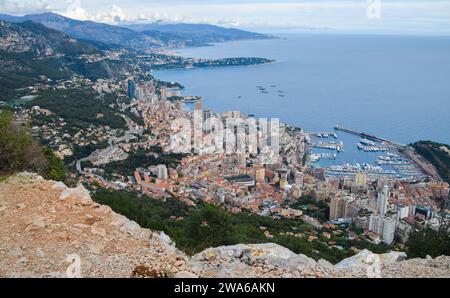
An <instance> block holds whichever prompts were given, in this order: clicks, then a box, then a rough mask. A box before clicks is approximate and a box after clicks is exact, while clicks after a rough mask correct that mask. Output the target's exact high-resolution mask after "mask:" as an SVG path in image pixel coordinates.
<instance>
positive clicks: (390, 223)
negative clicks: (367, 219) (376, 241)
mask: <svg viewBox="0 0 450 298" xmlns="http://www.w3.org/2000/svg"><path fill="white" fill-rule="evenodd" d="M394 235H395V219H393V218H389V217H385V218H384V219H383V233H382V238H381V241H383V242H384V243H386V244H391V243H392V242H394Z"/></svg>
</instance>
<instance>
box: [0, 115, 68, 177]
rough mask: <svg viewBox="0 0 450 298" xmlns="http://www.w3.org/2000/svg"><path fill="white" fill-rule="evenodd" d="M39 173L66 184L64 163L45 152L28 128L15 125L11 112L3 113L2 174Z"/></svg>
mask: <svg viewBox="0 0 450 298" xmlns="http://www.w3.org/2000/svg"><path fill="white" fill-rule="evenodd" d="M25 170H27V171H32V172H36V173H39V174H40V175H42V176H44V177H45V178H47V179H52V180H58V181H63V180H64V179H65V177H66V175H65V169H64V163H63V161H62V160H61V159H59V158H58V157H57V156H55V155H54V153H53V152H52V151H51V150H49V149H42V147H41V146H39V145H38V144H37V143H35V142H34V141H33V138H32V137H31V136H30V134H29V133H28V131H27V129H26V128H24V127H21V126H19V125H17V124H16V123H14V121H13V114H12V112H11V111H1V112H0V175H2V174H3V175H5V174H6V175H8V174H13V173H15V172H19V171H25Z"/></svg>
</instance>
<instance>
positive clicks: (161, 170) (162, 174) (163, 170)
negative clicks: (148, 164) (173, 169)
mask: <svg viewBox="0 0 450 298" xmlns="http://www.w3.org/2000/svg"><path fill="white" fill-rule="evenodd" d="M168 178H169V174H168V171H167V166H166V165H158V179H161V180H167V179H168Z"/></svg>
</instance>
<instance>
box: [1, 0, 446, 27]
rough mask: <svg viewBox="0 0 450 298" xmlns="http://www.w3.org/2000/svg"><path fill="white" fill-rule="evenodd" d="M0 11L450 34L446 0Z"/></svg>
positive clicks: (20, 6)
mask: <svg viewBox="0 0 450 298" xmlns="http://www.w3.org/2000/svg"><path fill="white" fill-rule="evenodd" d="M0 11H1V12H2V13H11V14H25V13H33V12H42V11H54V12H57V13H61V14H63V15H66V16H68V17H72V18H76V19H83V20H87V19H89V20H94V21H98V22H106V23H121V22H136V21H142V22H144V21H145V22H148V21H156V20H163V21H169V22H194V23H198V22H204V23H215V24H220V25H224V26H232V27H242V28H251V29H254V30H258V29H259V30H264V31H267V30H272V31H298V30H301V29H327V30H338V31H355V32H389V33H402V32H404V33H441V34H442V33H445V34H450V0H316V1H314V0H303V1H294V0H291V1H289V0H282V1H275V0H242V1H238V0H216V1H212V0H208V1H207V0H191V1H189V0H183V1H182V0H143V1H142V0H140V1H138V0H115V1H114V0H90V1H88V0H59V1H58V0H0Z"/></svg>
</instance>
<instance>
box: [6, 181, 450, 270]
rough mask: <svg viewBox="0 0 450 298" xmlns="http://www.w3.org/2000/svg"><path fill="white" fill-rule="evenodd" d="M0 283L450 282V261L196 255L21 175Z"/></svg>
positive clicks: (237, 252) (248, 252) (260, 251)
mask: <svg viewBox="0 0 450 298" xmlns="http://www.w3.org/2000/svg"><path fill="white" fill-rule="evenodd" d="M0 222H1V223H0V277H450V257H448V256H441V257H438V258H435V259H431V258H427V259H412V260H405V258H406V255H405V254H404V253H401V252H391V253H389V254H384V255H375V254H373V253H371V252H370V251H367V250H364V251H361V252H360V253H358V254H357V255H355V256H353V257H351V258H348V259H345V260H343V261H341V262H340V263H338V264H336V265H332V264H330V263H329V262H327V261H324V260H319V261H318V262H316V261H315V260H313V259H311V258H309V257H307V256H304V255H301V254H299V255H297V254H295V253H293V252H292V251H290V250H288V249H287V248H284V247H282V246H279V245H277V244H273V243H268V244H255V245H244V244H238V245H233V246H222V247H217V248H210V249H207V250H205V251H203V252H201V253H199V254H197V255H195V256H193V257H188V256H186V255H185V254H184V253H182V252H180V251H179V250H177V249H176V248H175V246H174V244H173V243H172V242H171V240H170V238H169V237H167V236H166V235H165V234H163V233H158V232H153V231H150V230H148V229H143V228H141V227H140V226H139V225H138V224H137V223H135V222H134V221H130V220H128V219H127V218H126V217H124V216H122V215H119V214H116V213H114V212H113V211H112V210H111V208H109V207H108V206H103V205H99V204H97V203H95V202H93V201H92V200H91V198H90V195H89V193H88V192H87V191H86V190H85V189H84V188H83V187H82V186H80V187H78V188H74V189H71V188H68V187H66V186H65V185H64V184H62V183H59V182H53V181H47V180H44V179H42V178H41V177H39V176H36V175H33V174H28V173H23V174H20V175H17V176H15V177H12V178H10V179H8V180H7V181H6V182H3V183H0Z"/></svg>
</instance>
